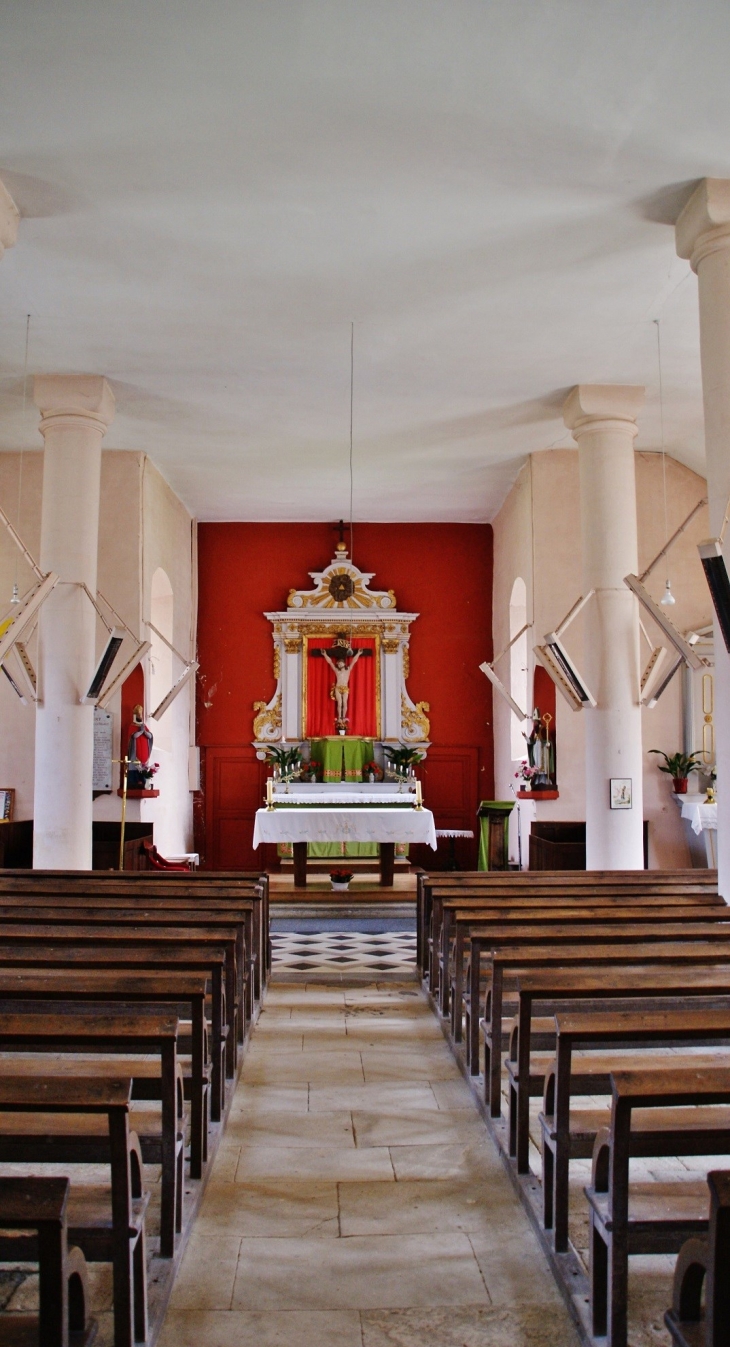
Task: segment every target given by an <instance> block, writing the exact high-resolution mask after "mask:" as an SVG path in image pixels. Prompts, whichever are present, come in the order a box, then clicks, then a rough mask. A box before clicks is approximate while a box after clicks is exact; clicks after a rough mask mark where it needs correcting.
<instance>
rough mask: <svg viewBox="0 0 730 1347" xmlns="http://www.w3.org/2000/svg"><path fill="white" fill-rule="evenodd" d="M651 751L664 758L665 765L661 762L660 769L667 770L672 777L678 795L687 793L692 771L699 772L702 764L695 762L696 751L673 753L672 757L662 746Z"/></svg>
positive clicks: (661, 770) (650, 750)
mask: <svg viewBox="0 0 730 1347" xmlns="http://www.w3.org/2000/svg"><path fill="white" fill-rule="evenodd" d="M649 752H650V753H658V754H659V757H660V758H663V759H664V766H663V767H662V764H661V763H659V764H658V766H659V771H660V772H666V773H667V774H668V775H669V776H671V778H672V785H673V787H674V790H675V793H676V794H677V795H686V794H687V783H688V781H689V776H690V772H699V771H700V769H701V764H700V763H699V762H695V758H696V757H697V754H696V753H673V754H672V756H671V758H670V757H668V755H667V754H666V753H664V752H663V751H662V749H661V748H650V749H649Z"/></svg>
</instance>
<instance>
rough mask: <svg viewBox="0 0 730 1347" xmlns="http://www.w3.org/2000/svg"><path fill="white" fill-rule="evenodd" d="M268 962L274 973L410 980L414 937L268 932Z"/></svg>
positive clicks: (400, 933)
mask: <svg viewBox="0 0 730 1347" xmlns="http://www.w3.org/2000/svg"><path fill="white" fill-rule="evenodd" d="M271 959H272V971H274V972H283V971H284V970H285V969H287V970H289V971H290V972H292V973H309V972H317V973H323V972H324V973H347V972H355V971H357V970H360V969H362V970H366V971H369V970H372V971H374V972H378V973H399V974H401V975H402V976H405V977H412V976H413V974H414V972H415V967H416V936H415V933H412V932H410V931H408V932H403V931H388V932H386V933H385V934H384V935H366V934H363V933H362V932H359V931H352V932H344V931H332V932H326V933H322V934H312V935H293V934H292V935H290V934H282V933H277V932H272V936H271Z"/></svg>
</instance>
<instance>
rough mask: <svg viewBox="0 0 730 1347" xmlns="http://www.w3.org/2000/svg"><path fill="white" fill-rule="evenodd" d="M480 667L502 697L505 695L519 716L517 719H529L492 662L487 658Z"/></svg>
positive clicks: (505, 698)
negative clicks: (497, 673)
mask: <svg viewBox="0 0 730 1347" xmlns="http://www.w3.org/2000/svg"><path fill="white" fill-rule="evenodd" d="M479 668H480V669H481V671H482V673H483V674H486V675H487V678H488V679H489V681H490V683H491V684H492V687H493V688H496V690H497V692H498V693H499V694H500V696H501V697H504V700H505V701H506V703H507V705H508V706H509V707H510V708H511V710H512V711H513V712H514V714H515V715H516V716H517V719H518V720H519V721H523V720H527V713H526V712H525V711H523V710H522V708H521V707H520V706H518V705H517V702H516V701H515V700H514V698H513V697H512V696H511V695H510V693H509V692H508V691H507V689H506V687H505V686H504V683H503V682H502V680H501V678H498V677H497V675H496V673H495V672H494V669H493V668H492V666H491V664H487V662H486V660H485V662H484V664H480V665H479Z"/></svg>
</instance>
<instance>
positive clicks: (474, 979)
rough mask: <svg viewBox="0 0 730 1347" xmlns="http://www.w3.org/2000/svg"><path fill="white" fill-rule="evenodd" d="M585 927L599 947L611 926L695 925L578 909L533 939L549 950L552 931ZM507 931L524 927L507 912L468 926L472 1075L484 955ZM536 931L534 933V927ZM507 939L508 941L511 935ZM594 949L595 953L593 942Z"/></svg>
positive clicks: (622, 911)
mask: <svg viewBox="0 0 730 1347" xmlns="http://www.w3.org/2000/svg"><path fill="white" fill-rule="evenodd" d="M668 911H669V913H671V912H672V909H668ZM725 911H726V909H725ZM586 924H590V927H591V928H593V932H594V936H595V946H597V947H599V946H601V943H603V939H602V936H603V932H605V931H607V929H609V928H610V927H616V925H617V924H618V925H621V927H622V928H625V929H626V928H628V929H629V931H630V929H632V928H634V927H636V928H638V925H651V927H652V929H655V931H656V932H657V933H659V935H660V933H661V931H660V928H661V927H680V925H688V927H690V925H694V924H695V923H677V921H673V920H669V921H665V920H664V913H663V912H660V913H659V915H657V916H652V919H651V921H649V919H648V917H646V913H645V911H644V909H641V908H640V909H637V912H636V915H634V913H633V909H632V908H622V907H621V908H620V907H617V908H616V909H613V911H611V912H610V916H605V909H597V908H590V909H587V908H582V909H579V911H576V912H575V917H574V920H571V919H570V916H568V917H566V915H564V913H560V915H558V913H555V912H554V913H552V915H547V916H545V919H544V924H543V921H540V928H541V932H540V931H539V932H536V935H535V933H533V936H532V938H531V939H535V938H536V939H537V944H539V946H544V947H545V948H547V947H550V946H551V944H552V942H551V933H552V931H554V929H555V931H556V932H558V935H560V932H562V931H564V932H566V933H568V935H570V928H571V927H572V925H586ZM712 925H714V924H712ZM717 925H718V929H719V935H718V940H719V939H722V935H723V933H725V932H726V929H727V931H730V924H727V923H719V921H718V924H717ZM504 929H506V931H508V932H509V931H513V932H515V935H519V932H520V929H521V924H520V921H519V920H516V919H515V915H513V913H508V915H506V917H504V919H502V917H498V919H497V917H494V919H493V920H490V921H485V920H484V919H479V921H478V924H474V925H469V931H470V938H471V952H470V966H469V991H467V995H466V1004H467V1008H469V1009H467V1014H469V1026H467V1037H466V1059H467V1064H469V1065H470V1070H471V1074H473V1075H478V1071H479V1067H478V1047H479V1018H478V1006H479V989H481V981H482V959H484V956H488V958H489V955H490V951H492V948H493V946H494V938H496V933H497V931H498V932H500V935H501V932H502V931H504ZM533 931H535V928H533ZM506 939H508V940H509V936H508V938H506ZM568 943H570V942H568ZM652 943H664V942H661V940H659V942H657V940H652ZM559 947H563V942H562V940H559V939H558V940H556V942H555V946H554V948H559ZM591 950H593V942H591ZM461 998H462V997H461V994H459V1004H461ZM471 1006H474V1008H477V1013H475V1014H471ZM459 1013H461V1012H459ZM454 1016H455V1017H457V1010H454ZM500 1028H501V1025H500V1024H497V1022H496V1030H497V1029H500ZM494 1041H496V1044H497V1047H500V1041H501V1040H500V1034H498V1032H496V1037H494ZM493 1070H494V1075H496V1076H498V1063H497V1065H496V1067H493ZM488 1088H489V1083H488ZM489 1098H493V1096H492V1094H489ZM494 1106H496V1114H494V1115H496V1117H498V1113H500V1107H498V1091H497V1094H496V1099H494Z"/></svg>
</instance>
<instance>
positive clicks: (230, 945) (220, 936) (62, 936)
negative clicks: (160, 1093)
mask: <svg viewBox="0 0 730 1347" xmlns="http://www.w3.org/2000/svg"><path fill="white" fill-rule="evenodd" d="M0 941H2V942H4V943H5V944H6V945H7V944H8V943H9V942H11V941H16V942H17V943H18V944H19V945H20V944H23V945H26V946H32V945H38V946H41V945H53V944H55V945H61V944H64V945H67V946H68V945H71V946H73V947H75V948H83V947H85V946H102V947H103V946H106V947H108V948H109V949H122V948H124V947H128V948H130V949H146V950H148V951H150V952H151V953H152V952H154V955H155V956H156V958H157V959H159V962H160V964H161V965H164V962H165V954H166V951H167V950H168V949H171V948H175V947H176V948H178V949H180V950H183V951H184V950H188V951H189V953H190V954H191V957H192V956H193V955H194V954H196V953H199V951H201V950H207V951H208V952H209V959H208V970H209V977H210V978H211V981H212V984H213V1069H214V1072H215V1073H216V1075H215V1081H216V1082H217V1081H218V1080H220V1079H221V1078H220V1077H219V1075H218V1072H219V1062H220V1060H221V1053H222V1050H223V1049H224V1048H225V1063H226V1066H225V1074H226V1075H227V1076H228V1078H229V1079H232V1078H233V1075H234V1072H235V1060H236V1054H235V1047H236V1045H235V1034H234V1033H233V1029H232V1025H233V1017H232V1013H231V1011H230V1009H228V1012H227V1022H224V1005H225V1006H230V1002H229V1000H228V998H229V997H231V998H232V999H233V1002H234V1004H235V987H236V980H235V963H234V958H235V932H233V931H232V929H231V928H225V927H215V926H214V927H212V928H205V927H186V928H185V930H180V929H177V928H174V927H173V928H169V927H157V926H154V925H152V926H144V927H138V926H136V925H131V924H129V923H128V920H126V919H125V918H124V917H123V916H121V915H120V917H119V918H118V919H117V918H115V926H114V927H113V928H112V926H110V925H109V924H108V923H107V922H106V921H105V920H103V919H101V918H100V917H99V915H98V914H97V915H96V916H94V914H90V916H89V918H88V920H87V921H86V922H85V924H84V925H83V926H76V925H68V924H66V923H65V922H64V921H63V920H61V921H59V922H58V924H51V923H48V924H46V923H44V924H43V925H35V924H32V925H31V924H25V923H23V922H20V921H19V922H18V923H11V922H8V921H7V920H0ZM220 945H223V946H224V949H225V979H226V998H225V1003H224V1000H223V996H222V993H221V987H220V971H221V970H220V961H219V953H218V951H219V946H220ZM213 1091H214V1092H213V1104H214V1106H215V1107H217V1105H215V1099H216V1095H218V1096H219V1097H220V1099H221V1100H222V1099H223V1096H224V1086H223V1084H222V1080H221V1084H220V1089H219V1090H216V1085H215V1083H214V1087H213Z"/></svg>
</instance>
